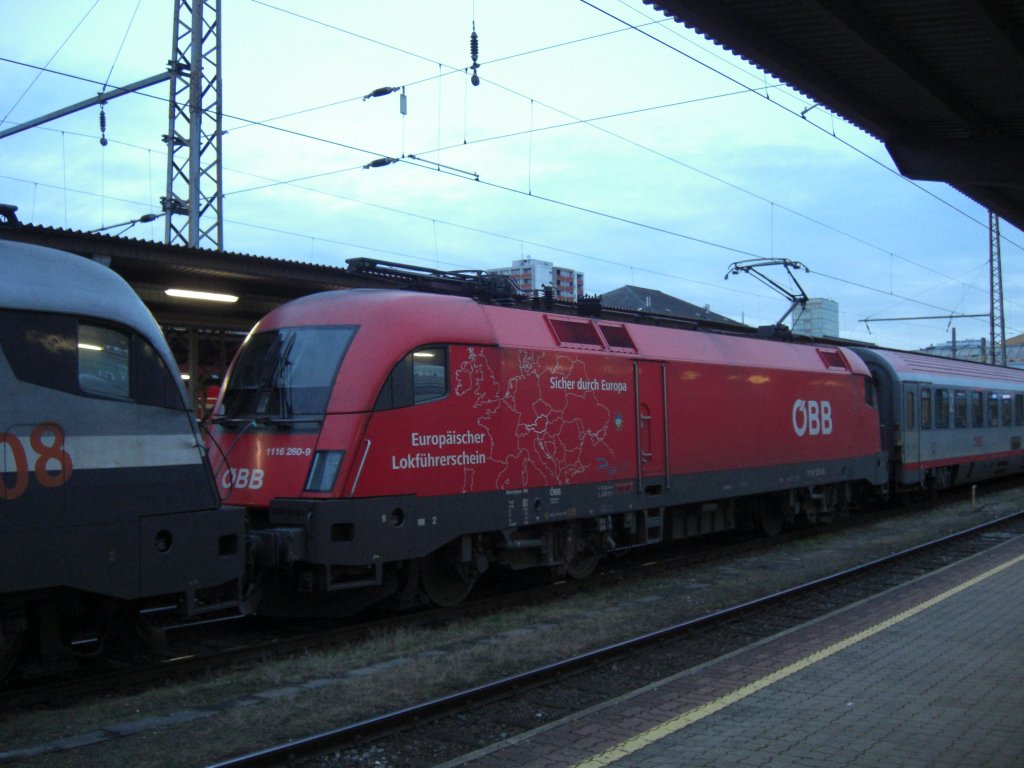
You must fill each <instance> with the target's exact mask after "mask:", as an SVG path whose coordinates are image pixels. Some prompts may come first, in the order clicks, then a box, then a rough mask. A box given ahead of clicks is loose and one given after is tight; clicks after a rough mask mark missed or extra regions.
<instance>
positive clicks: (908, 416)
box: [903, 392, 917, 430]
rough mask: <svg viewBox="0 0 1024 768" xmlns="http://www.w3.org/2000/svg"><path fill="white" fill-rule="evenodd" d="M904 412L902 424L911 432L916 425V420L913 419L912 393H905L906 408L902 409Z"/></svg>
mask: <svg viewBox="0 0 1024 768" xmlns="http://www.w3.org/2000/svg"><path fill="white" fill-rule="evenodd" d="M904 411H905V412H904V414H903V423H904V424H906V428H907V429H908V430H912V429H914V428H915V426H914V425H915V424H916V423H917V421H916V419H915V418H914V415H915V414H914V393H913V392H907V403H906V406H905V407H904Z"/></svg>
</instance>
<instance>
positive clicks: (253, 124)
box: [231, 0, 948, 278]
mask: <svg viewBox="0 0 1024 768" xmlns="http://www.w3.org/2000/svg"><path fill="white" fill-rule="evenodd" d="M254 1H256V2H258V0H254ZM258 4H260V5H265V6H267V7H274V6H271V5H270V4H269V3H262V2H258ZM283 12H287V11H283ZM292 15H297V14H292ZM327 26H331V28H334V29H338V30H339V31H344V32H346V34H348V31H347V30H341V28H339V27H336V26H333V25H327ZM357 36H358V35H357ZM363 39H367V40H371V38H366V37H365V36H363ZM373 42H375V44H376V43H377V42H378V41H373ZM385 45H387V44H385ZM389 47H392V48H393V49H394V50H402V49H398V48H397V47H394V46H389ZM403 53H410V52H408V51H403ZM412 55H415V54H412ZM422 58H423V60H424V61H432V62H433V63H435V64H436V63H437V62H434V61H433V60H432V59H429V58H427V57H422ZM490 63H491V62H489V65H490ZM439 68H440V65H439ZM453 71H454V70H453ZM430 79H433V78H430ZM489 82H490V80H489ZM755 90H759V89H755ZM239 119H241V118H239ZM580 122H589V123H591V124H592V122H593V119H591V120H589V121H583V120H580ZM258 125H260V122H259V121H252V120H249V121H246V122H244V123H243V126H244V127H248V126H251V127H257V126H258ZM262 127H269V126H262ZM537 130H548V128H539V129H537ZM287 132H288V133H291V134H292V135H295V136H297V137H306V138H309V139H311V140H315V141H326V142H328V143H330V144H332V145H334V146H339V147H346V148H348V149H352V150H355V151H360V152H366V153H367V154H370V155H373V156H379V153H377V152H373V151H371V150H370V149H369V148H360V147H355V146H352V145H350V144H345V143H343V142H337V141H333V140H331V139H329V138H326V137H323V136H313V135H310V134H308V133H304V132H303V131H287ZM636 145H637V146H642V145H640V144H639V143H637V144H636ZM438 149H439V148H435V149H434V150H428V151H437V150H438ZM420 154H422V152H421V153H420ZM683 165H685V164H683ZM354 167H355V166H353V167H352V168H350V169H341V170H339V171H337V172H343V171H344V170H351V169H354ZM694 170H696V172H698V173H703V171H701V170H700V169H694ZM318 175H325V174H318ZM708 176H709V178H714V176H713V175H712V174H708ZM303 178H308V177H303ZM275 183H287V182H275ZM724 183H728V182H724ZM734 186H735V185H734ZM735 188H737V189H740V190H741V191H745V192H748V193H749V194H752V195H754V196H755V197H759V198H760V199H764V200H765V201H766V202H769V203H770V204H772V205H775V203H774V202H773V201H771V200H769V199H768V198H764V197H762V196H759V195H757V193H754V192H749V190H743V189H742V188H741V187H738V186H735ZM241 191H244V190H236V191H234V192H232V193H231V194H238V193H240V192H241ZM793 213H795V214H796V215H800V216H803V214H800V213H799V212H795V211H794V212H793ZM807 218H808V220H810V221H814V222H815V223H817V224H818V225H820V226H824V227H826V228H829V229H831V230H832V231H836V232H838V233H840V234H843V235H845V236H848V237H853V238H854V239H856V240H860V241H861V242H864V243H865V244H867V245H871V247H875V248H878V249H879V250H884V252H886V253H888V252H889V251H888V250H887V249H881V248H880V247H879V246H874V245H872V244H870V243H867V241H864V240H863V239H860V238H857V237H856V236H855V235H851V234H849V233H845V232H842V231H841V230H839V229H837V228H835V227H831V226H830V225H828V224H825V223H824V222H820V221H816V220H814V219H813V218H810V217H807ZM622 220H623V221H628V219H626V218H623V219H622ZM742 252H743V253H747V252H746V251H742ZM897 258H904V257H902V256H897ZM908 261H909V260H908ZM911 263H913V262H911ZM918 266H922V265H918ZM925 268H928V267H925ZM932 271H934V270H932ZM935 273H936V274H938V275H940V276H943V275H942V274H941V273H939V272H937V271H936V272H935ZM943 277H947V278H948V276H943Z"/></svg>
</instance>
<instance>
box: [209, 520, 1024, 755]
mask: <svg viewBox="0 0 1024 768" xmlns="http://www.w3.org/2000/svg"><path fill="white" fill-rule="evenodd" d="M1019 535H1024V511H1022V512H1018V513H1015V514H1012V515H1008V516H1006V517H1003V518H1000V519H999V520H996V521H993V522H989V523H985V524H983V525H979V526H976V527H974V528H971V529H969V530H966V531H962V532H958V533H956V534H953V535H950V536H945V537H942V538H940V539H937V540H935V541H931V542H928V543H926V544H922V545H919V546H915V547H913V548H910V549H908V550H904V551H901V552H898V553H896V554H893V555H890V556H887V557H883V558H880V559H877V560H874V561H872V562H868V563H864V564H862V565H859V566H857V567H855V568H851V569H847V570H843V571H841V572H838V573H835V574H832V575H830V576H827V577H824V578H819V579H815V580H813V581H810V582H808V583H805V584H801V585H799V586H796V587H793V588H790V589H786V590H783V591H781V592H777V593H775V594H771V595H768V596H765V597H762V598H759V599H756V600H752V601H749V602H745V603H742V604H740V605H736V606H734V607H731V608H728V609H726V610H721V611H716V612H713V613H710V614H708V615H705V616H701V617H699V618H696V619H692V620H689V621H685V622H682V623H680V624H676V625H673V626H670V627H666V628H664V629H661V630H658V631H656V632H650V633H647V634H644V635H642V636H638V637H635V638H632V639H629V640H626V641H623V642H619V643H615V644H613V645H610V646H607V647H604V648H600V649H598V650H594V651H591V652H588V653H584V654H581V655H579V656H574V657H572V658H568V659H564V660H562V661H559V662H556V663H553V664H548V665H545V666H542V667H539V668H536V669H532V670H529V671H528V672H524V673H522V674H517V675H511V676H508V677H505V678H502V679H499V680H495V681H493V682H490V683H487V684H484V685H479V686H476V687H474V688H471V689H468V690H464V691H460V692H458V693H454V694H451V695H448V696H443V697H441V698H437V699H434V700H432V701H428V702H424V703H422V704H419V705H416V706H411V707H406V708H404V709H401V710H398V711H394V712H390V713H387V714H384V715H381V716H379V717H374V718H369V719H366V720H363V721H361V722H358V723H352V724H347V725H344V726H341V727H338V728H335V729H331V730H327V731H324V732H321V733H317V734H314V735H310V736H309V737H307V738H304V739H298V740H291V741H289V742H288V743H287V744H282V745H279V746H275V747H271V748H268V749H263V750H259V751H256V752H253V753H250V754H247V755H243V756H240V757H237V758H234V759H230V760H225V761H222V762H219V763H216V764H215V765H214V766H212V768H242V767H243V766H245V767H246V768H249V767H251V766H277V765H284V764H288V765H290V766H292V765H296V764H298V763H299V762H300V761H306V763H305V764H309V765H314V764H315V765H318V766H334V765H337V766H342V765H344V766H360V765H383V766H389V767H390V766H421V765H423V766H425V765H436V764H439V763H443V762H444V761H446V760H453V759H455V758H457V757H458V756H460V755H463V754H465V753H468V752H471V751H473V750H474V749H478V748H481V747H483V746H485V745H487V744H490V743H493V742H494V741H496V740H499V739H502V738H508V737H509V736H510V735H512V734H514V733H516V732H522V731H527V730H532V729H533V728H536V727H538V726H540V725H543V724H544V723H545V722H550V721H552V720H556V719H559V718H561V717H564V716H565V715H567V714H570V713H571V712H572V711H579V710H581V709H584V708H586V707H589V706H593V705H595V704H598V703H601V702H603V701H606V700H608V699H610V698H613V697H615V696H617V695H620V694H622V693H627V692H629V691H632V690H635V689H636V688H638V687H641V686H642V685H644V684H646V683H648V682H654V681H655V680H657V679H659V678H660V677H661V676H662V675H663V674H664V671H665V670H666V669H668V670H672V671H673V672H678V671H681V670H683V669H686V668H690V667H693V666H697V665H699V664H701V663H703V662H705V661H708V660H710V659H712V658H717V657H718V656H721V655H724V654H726V653H729V652H730V651H732V650H735V649H737V648H740V647H743V646H745V645H747V644H749V643H751V642H755V641H757V640H760V639H762V638H764V637H769V636H771V635H773V634H776V633H778V632H780V631H783V630H786V629H788V628H790V627H793V626H797V625H799V624H803V623H805V622H807V621H810V620H812V619H814V618H817V617H819V616H821V615H824V614H826V613H829V612H831V611H834V610H836V609H838V608H841V607H843V606H845V605H849V604H852V603H854V602H857V601H859V600H862V599H864V598H866V597H869V596H871V595H874V594H877V593H879V592H881V591H884V590H886V589H889V588H891V587H893V586H896V585H898V584H901V583H904V582H906V581H909V580H911V579H913V578H916V577H918V576H920V575H922V574H925V573H929V572H931V571H934V570H937V569H939V568H942V567H944V566H946V565H948V564H950V563H952V562H955V561H957V560H960V559H963V558H965V557H969V556H971V555H973V554H976V553H977V552H980V551H983V550H985V549H987V548H989V547H992V546H996V545H997V544H999V543H1002V542H1004V541H1005V540H1006V539H1007V538H1010V537H1014V536H1019ZM652 654H654V656H652Z"/></svg>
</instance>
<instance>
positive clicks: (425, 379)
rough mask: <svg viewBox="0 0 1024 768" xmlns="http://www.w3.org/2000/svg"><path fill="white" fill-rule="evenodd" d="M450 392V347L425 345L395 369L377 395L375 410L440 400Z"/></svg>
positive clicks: (400, 362) (399, 363)
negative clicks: (448, 348)
mask: <svg viewBox="0 0 1024 768" xmlns="http://www.w3.org/2000/svg"><path fill="white" fill-rule="evenodd" d="M447 394H448V350H447V349H445V348H444V347H425V348H423V349H417V350H416V351H415V352H410V353H409V354H408V355H406V356H405V357H403V358H402V359H401V360H400V361H399V362H398V365H396V366H395V367H394V369H393V370H392V371H391V375H390V376H388V380H387V381H386V382H384V386H383V387H382V388H381V391H380V395H379V396H378V397H377V404H376V405H375V406H374V408H375V410H378V411H386V410H389V409H391V408H405V407H407V406H410V405H417V404H419V403H426V402H430V401H431V400H439V399H441V398H442V397H444V396H445V395H447Z"/></svg>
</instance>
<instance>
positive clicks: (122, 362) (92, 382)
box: [78, 323, 132, 399]
mask: <svg viewBox="0 0 1024 768" xmlns="http://www.w3.org/2000/svg"><path fill="white" fill-rule="evenodd" d="M131 347H132V340H131V337H130V336H129V335H128V334H127V333H122V332H121V331H117V330H114V329H113V328H104V327H101V326H98V325H89V324H88V323H81V324H80V325H79V326H78V386H79V387H81V389H82V391H83V392H88V393H89V394H91V395H102V396H104V397H119V398H124V399H127V398H128V397H130V396H131V392H132V386H131Z"/></svg>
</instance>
